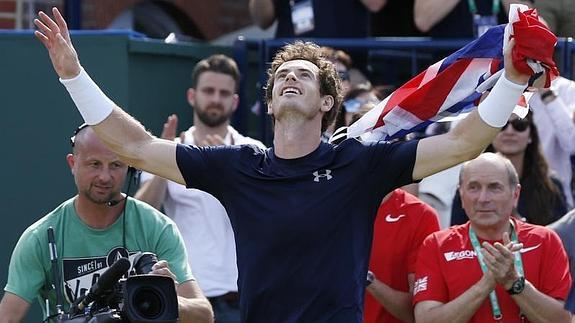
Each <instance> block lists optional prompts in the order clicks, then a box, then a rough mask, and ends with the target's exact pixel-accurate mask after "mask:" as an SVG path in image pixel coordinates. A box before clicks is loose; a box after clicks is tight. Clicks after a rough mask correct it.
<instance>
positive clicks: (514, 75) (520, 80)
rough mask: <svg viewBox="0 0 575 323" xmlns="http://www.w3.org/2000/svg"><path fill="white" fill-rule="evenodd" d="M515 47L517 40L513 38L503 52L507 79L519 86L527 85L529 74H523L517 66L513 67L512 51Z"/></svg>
mask: <svg viewBox="0 0 575 323" xmlns="http://www.w3.org/2000/svg"><path fill="white" fill-rule="evenodd" d="M514 46H515V39H513V38H511V40H510V41H509V43H508V44H507V47H506V48H505V50H504V52H503V60H504V65H505V77H507V79H508V80H509V81H511V82H514V83H517V84H527V82H528V81H529V77H530V76H529V75H527V74H522V73H521V72H519V71H518V70H517V69H516V68H515V66H513V57H512V51H513V47H514Z"/></svg>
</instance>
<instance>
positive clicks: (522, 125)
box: [501, 119, 529, 132]
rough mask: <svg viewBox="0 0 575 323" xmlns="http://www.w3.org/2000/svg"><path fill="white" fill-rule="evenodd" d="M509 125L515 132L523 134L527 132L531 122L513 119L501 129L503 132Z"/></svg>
mask: <svg viewBox="0 0 575 323" xmlns="http://www.w3.org/2000/svg"><path fill="white" fill-rule="evenodd" d="M508 125H511V127H513V129H515V131H519V132H523V131H525V130H527V128H528V127H529V120H527V119H513V120H510V121H507V123H506V124H505V125H504V126H503V128H501V131H503V130H505V129H507V126H508Z"/></svg>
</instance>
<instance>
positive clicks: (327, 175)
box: [313, 169, 333, 182]
mask: <svg viewBox="0 0 575 323" xmlns="http://www.w3.org/2000/svg"><path fill="white" fill-rule="evenodd" d="M313 176H315V177H314V179H313V181H314V182H319V179H320V178H322V177H324V178H325V179H327V180H328V181H329V180H330V179H332V178H333V176H331V169H326V170H324V171H323V173H320V172H319V171H317V170H316V171H315V172H313Z"/></svg>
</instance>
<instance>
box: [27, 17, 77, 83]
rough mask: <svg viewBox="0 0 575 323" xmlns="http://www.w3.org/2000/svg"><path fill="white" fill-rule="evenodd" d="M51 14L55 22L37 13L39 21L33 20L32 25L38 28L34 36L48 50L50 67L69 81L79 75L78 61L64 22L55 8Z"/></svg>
mask: <svg viewBox="0 0 575 323" xmlns="http://www.w3.org/2000/svg"><path fill="white" fill-rule="evenodd" d="M52 14H53V15H54V19H55V20H56V21H54V20H52V18H50V17H49V16H48V15H47V14H45V13H44V12H42V11H40V12H39V13H38V16H39V18H40V19H34V24H35V25H36V26H37V27H38V30H36V31H35V32H34V35H35V36H36V38H38V40H40V41H41V42H42V44H44V46H45V47H46V49H47V50H48V54H49V55H50V60H51V61H52V66H53V67H54V70H55V71H56V73H57V74H58V76H59V77H60V78H62V79H70V78H73V77H75V76H77V75H78V74H80V70H81V67H80V61H79V60H78V54H77V53H76V50H75V49H74V46H72V41H71V40H70V33H69V32H68V26H67V25H66V21H65V20H64V18H63V17H62V15H61V14H60V11H58V9H56V8H52Z"/></svg>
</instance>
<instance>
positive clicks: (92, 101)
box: [60, 67, 116, 125]
mask: <svg viewBox="0 0 575 323" xmlns="http://www.w3.org/2000/svg"><path fill="white" fill-rule="evenodd" d="M60 83H62V84H63V85H64V86H65V87H66V90H68V93H70V96H71V97H72V100H73V101H74V103H75V104H76V108H78V111H80V114H81V115H82V118H84V121H85V122H86V123H87V124H89V125H96V124H98V123H100V122H102V121H103V120H104V119H106V118H107V117H108V116H109V115H110V114H111V113H112V111H113V110H114V107H115V106H116V104H114V102H113V101H112V100H110V99H109V98H108V97H107V96H106V94H104V92H102V90H100V88H99V87H98V85H97V84H96V83H95V82H94V81H93V80H92V79H91V78H90V75H88V73H86V71H85V70H84V68H83V67H81V68H80V74H78V75H77V76H76V77H74V78H71V79H60Z"/></svg>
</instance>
